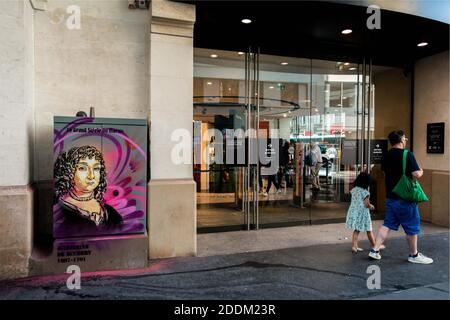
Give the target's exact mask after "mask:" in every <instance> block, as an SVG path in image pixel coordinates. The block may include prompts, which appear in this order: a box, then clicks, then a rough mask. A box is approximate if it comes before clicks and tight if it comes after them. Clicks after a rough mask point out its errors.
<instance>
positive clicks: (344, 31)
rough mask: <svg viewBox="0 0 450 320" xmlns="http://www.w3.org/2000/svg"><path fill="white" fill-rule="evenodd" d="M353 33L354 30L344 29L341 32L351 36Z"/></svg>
mask: <svg viewBox="0 0 450 320" xmlns="http://www.w3.org/2000/svg"><path fill="white" fill-rule="evenodd" d="M352 32H353V30H352V29H344V30H342V31H341V33H342V34H350V33H352Z"/></svg>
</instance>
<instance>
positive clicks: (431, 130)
mask: <svg viewBox="0 0 450 320" xmlns="http://www.w3.org/2000/svg"><path fill="white" fill-rule="evenodd" d="M444 136H445V123H444V122H438V123H428V124H427V153H444Z"/></svg>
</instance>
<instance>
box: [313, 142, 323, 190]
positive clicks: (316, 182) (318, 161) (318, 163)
mask: <svg viewBox="0 0 450 320" xmlns="http://www.w3.org/2000/svg"><path fill="white" fill-rule="evenodd" d="M310 146H311V151H310V152H311V157H312V166H311V176H312V188H313V189H316V190H320V179H319V171H320V168H321V167H322V152H321V150H320V147H319V143H318V142H313V141H311V144H310Z"/></svg>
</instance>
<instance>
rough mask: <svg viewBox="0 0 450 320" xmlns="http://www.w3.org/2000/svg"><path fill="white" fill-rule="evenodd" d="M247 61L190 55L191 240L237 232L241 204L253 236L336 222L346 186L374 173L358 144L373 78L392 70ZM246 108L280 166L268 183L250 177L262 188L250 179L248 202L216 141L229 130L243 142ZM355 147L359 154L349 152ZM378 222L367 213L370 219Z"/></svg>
mask: <svg viewBox="0 0 450 320" xmlns="http://www.w3.org/2000/svg"><path fill="white" fill-rule="evenodd" d="M249 54H250V53H245V52H232V51H221V50H212V49H203V48H195V50H194V92H193V101H194V104H193V112H194V123H193V131H194V150H195V151H194V153H196V154H197V158H198V159H201V160H200V161H195V164H194V166H193V173H194V180H195V181H196V183H197V227H198V230H199V232H202V231H204V232H211V231H214V230H228V229H229V230H235V229H242V228H245V217H244V210H243V201H242V199H243V197H244V196H249V197H250V198H251V199H253V201H252V203H251V206H257V209H258V210H257V215H258V228H264V227H273V226H288V225H299V224H314V223H330V222H342V221H344V220H345V216H346V212H347V208H348V206H349V201H350V190H351V188H352V183H353V180H354V179H355V178H356V175H357V173H358V172H359V171H361V170H367V169H368V168H367V166H369V170H370V169H371V168H373V166H374V164H371V163H370V161H369V160H367V159H366V161H362V158H363V157H364V154H362V153H364V152H365V151H364V150H367V148H364V146H363V144H365V143H366V144H367V143H369V142H370V140H371V139H373V138H374V131H375V119H376V116H375V110H376V107H375V105H376V104H375V100H376V99H375V89H376V88H375V84H374V83H372V81H371V78H372V77H373V76H375V75H376V74H378V73H383V72H386V71H389V70H390V69H393V68H391V67H381V66H370V68H369V67H368V63H367V62H366V61H326V60H314V59H303V58H293V57H282V56H274V55H265V54H263V53H260V54H258V55H257V64H254V65H252V66H249V65H248V64H247V65H246V59H247V58H248V55H249ZM252 54H253V53H252ZM253 55H255V56H256V54H253ZM254 61H256V60H254ZM363 68H366V72H365V73H364V72H363ZM249 69H251V70H250V71H249V72H254V74H257V80H258V81H255V82H254V86H253V90H254V99H253V100H252V101H247V100H246V92H247V91H246V90H248V88H247V87H246V83H247V82H246V76H247V78H248V76H249V73H247V72H246V71H247V70H249ZM369 69H370V70H369ZM363 76H365V77H366V82H365V89H366V90H364V88H363V84H362V78H363ZM363 99H366V100H365V104H364V105H365V107H364V108H365V109H364V112H363V110H362V107H361V106H362V105H363V103H362V102H363ZM249 105H250V106H251V107H250V113H251V114H252V115H253V116H254V118H252V119H254V120H253V124H255V125H254V128H255V129H256V128H257V129H258V131H257V135H258V138H259V139H261V140H262V139H267V138H269V139H277V140H276V141H278V142H279V163H278V164H277V167H278V168H277V170H276V173H275V174H269V175H268V174H266V173H265V172H264V167H263V166H260V168H259V169H255V171H254V172H256V170H260V173H259V177H260V179H257V178H256V177H253V176H251V177H250V180H251V182H250V184H253V183H255V184H256V183H258V186H257V188H252V189H251V190H248V194H247V195H246V194H245V187H246V185H245V178H244V175H245V166H239V165H229V164H227V163H224V161H223V160H224V159H225V157H224V155H223V154H222V153H223V143H224V142H223V141H222V140H220V139H218V136H221V138H222V137H223V136H226V133H225V131H226V130H227V129H228V130H237V129H242V130H243V131H244V132H245V130H246V129H248V117H249V116H250V115H249V110H248V109H249V107H248V106H249ZM252 106H253V107H252ZM256 124H257V127H256ZM225 140H226V139H225ZM220 141H222V142H220ZM271 141H272V140H271ZM273 141H275V140H273ZM358 141H359V142H358ZM355 143H356V144H357V145H358V146H359V148H358V147H357V148H352V146H354V145H355ZM314 144H318V146H319V147H320V150H321V156H322V166H321V168H320V170H319V180H320V190H316V189H312V188H311V187H312V177H311V167H309V166H307V165H305V163H304V157H305V155H306V154H308V152H309V150H310V147H311V146H312V145H314ZM349 146H350V147H349ZM361 154H362V155H361ZM220 160H222V161H220ZM272 173H273V172H272ZM257 180H259V182H256V181H257ZM371 188H372V189H376V184H375V183H374V185H373V186H372V187H371ZM256 189H257V190H258V191H257V193H258V195H257V196H256V195H253V193H254V192H255V193H256V191H255V190H256ZM373 193H374V196H375V194H376V191H375V190H374V192H373ZM381 215H382V212H375V213H374V218H376V217H377V216H380V217H381Z"/></svg>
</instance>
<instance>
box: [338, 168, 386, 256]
mask: <svg viewBox="0 0 450 320" xmlns="http://www.w3.org/2000/svg"><path fill="white" fill-rule="evenodd" d="M370 181H371V178H370V175H369V174H368V173H366V172H361V173H360V174H359V175H358V176H357V177H356V180H355V182H354V186H353V189H352V191H350V193H351V195H352V200H351V203H350V207H349V208H348V212H347V219H346V221H345V225H346V227H347V228H349V229H351V230H353V236H352V251H353V252H355V253H356V252H358V251H363V249H362V248H360V247H359V246H358V237H359V234H360V232H367V238H368V239H369V241H370V245H371V246H372V247H374V246H375V239H374V236H373V232H372V219H371V218H370V210H375V207H374V206H373V205H372V204H371V203H370V200H369V198H370V193H369V190H368V189H369V186H370ZM380 249H384V246H382V247H380Z"/></svg>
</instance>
